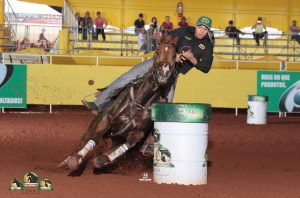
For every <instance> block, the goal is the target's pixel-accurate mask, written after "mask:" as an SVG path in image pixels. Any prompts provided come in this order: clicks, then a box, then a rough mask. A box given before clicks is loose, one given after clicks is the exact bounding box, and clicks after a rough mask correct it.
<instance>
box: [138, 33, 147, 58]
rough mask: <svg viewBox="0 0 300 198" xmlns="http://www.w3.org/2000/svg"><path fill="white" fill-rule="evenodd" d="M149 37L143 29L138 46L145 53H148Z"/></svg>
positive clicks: (139, 35)
mask: <svg viewBox="0 0 300 198" xmlns="http://www.w3.org/2000/svg"><path fill="white" fill-rule="evenodd" d="M148 41H149V39H148V36H147V32H146V30H145V28H141V29H140V32H139V34H138V45H139V47H140V50H142V51H144V53H148V52H149V49H148Z"/></svg>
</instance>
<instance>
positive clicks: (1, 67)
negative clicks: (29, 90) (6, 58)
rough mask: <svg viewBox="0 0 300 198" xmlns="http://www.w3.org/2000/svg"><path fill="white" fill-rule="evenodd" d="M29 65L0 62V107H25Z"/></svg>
mask: <svg viewBox="0 0 300 198" xmlns="http://www.w3.org/2000/svg"><path fill="white" fill-rule="evenodd" d="M26 84H27V66H26V65H12V64H0V108H25V107H26V87H27V85H26Z"/></svg>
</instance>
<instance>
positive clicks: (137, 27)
mask: <svg viewBox="0 0 300 198" xmlns="http://www.w3.org/2000/svg"><path fill="white" fill-rule="evenodd" d="M144 26H145V21H144V14H143V13H140V14H139V18H138V19H136V20H135V21H134V32H135V34H136V35H138V34H139V30H140V29H141V28H144Z"/></svg>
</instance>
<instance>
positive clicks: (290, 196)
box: [0, 109, 300, 198]
mask: <svg viewBox="0 0 300 198" xmlns="http://www.w3.org/2000/svg"><path fill="white" fill-rule="evenodd" d="M246 116H247V115H246V113H241V114H240V115H238V116H237V117H236V116H234V114H233V111H232V110H230V111H226V112H225V111H220V110H215V109H214V110H213V114H212V120H211V122H210V123H209V131H208V134H209V135H208V136H209V148H208V158H209V161H210V166H209V168H208V184H207V185H201V186H183V185H175V184H172V185H166V184H162V185H159V184H156V183H154V182H153V181H150V182H141V181H140V180H139V179H141V178H142V176H143V175H144V174H145V173H146V174H148V176H149V177H148V178H149V179H152V159H151V158H148V157H144V156H142V155H141V154H140V153H139V151H138V148H137V149H134V150H132V151H130V152H128V153H127V154H126V155H125V156H124V157H121V158H120V159H119V160H118V162H117V163H116V164H115V165H114V166H112V167H109V168H107V169H105V170H102V171H99V170H96V171H95V170H94V169H93V166H92V164H87V167H86V168H85V169H84V170H83V171H81V172H80V171H78V172H77V173H74V174H73V175H69V173H70V172H69V171H67V170H64V169H61V168H58V169H57V168H56V166H57V165H58V164H59V163H60V162H61V161H62V160H63V159H65V158H66V157H67V156H68V155H69V154H71V152H72V151H73V149H74V148H75V146H76V145H77V143H78V141H79V138H80V136H81V135H82V134H83V133H84V132H85V130H86V129H87V127H88V125H89V122H90V121H91V120H92V117H93V116H92V115H91V114H90V113H89V112H87V111H85V110H80V109H79V110H76V111H74V110H68V109H67V110H59V111H55V112H54V113H53V114H49V113H47V112H44V113H12V112H8V113H1V114H0V134H1V135H0V151H1V158H0V197H1V198H6V197H55V198H59V197H72V198H77V197H78V198H82V197H86V198H89V197H105V198H107V197H113V198H116V197H122V198H148V197H149V198H150V197H151V198H154V197H155V198H160V197H168V198H169V197H170V198H171V197H172V198H175V197H178V198H190V197H212V198H222V197H224V198H232V197H238V198H244V197H249V198H285V197H286V198H300V116H299V115H289V116H288V117H286V118H279V117H278V114H269V115H268V124H267V125H247V124H246ZM28 171H33V172H35V173H37V174H38V175H39V177H40V178H47V179H49V180H51V181H52V183H53V187H54V190H53V191H36V190H26V191H25V190H23V191H8V187H9V186H10V181H11V180H12V179H13V178H17V179H19V180H20V181H23V175H24V174H25V173H26V172H28Z"/></svg>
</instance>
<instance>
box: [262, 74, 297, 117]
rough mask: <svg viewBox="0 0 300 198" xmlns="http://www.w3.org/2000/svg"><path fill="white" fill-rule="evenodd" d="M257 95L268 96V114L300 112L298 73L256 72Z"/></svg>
mask: <svg viewBox="0 0 300 198" xmlns="http://www.w3.org/2000/svg"><path fill="white" fill-rule="evenodd" d="M257 95H266V96H269V102H268V107H267V111H268V112H291V113H292V112H293V113H296V112H300V72H284V71H278V72H274V71H257Z"/></svg>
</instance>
